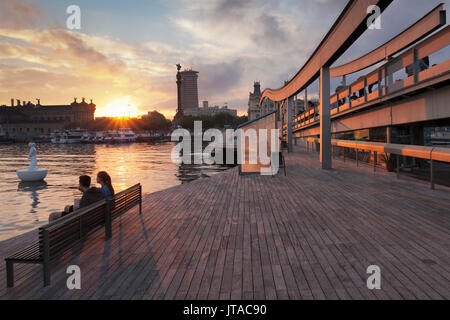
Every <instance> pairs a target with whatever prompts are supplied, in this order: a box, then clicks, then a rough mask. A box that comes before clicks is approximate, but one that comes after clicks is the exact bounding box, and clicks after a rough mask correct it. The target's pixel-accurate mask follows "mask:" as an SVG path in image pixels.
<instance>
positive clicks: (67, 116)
mask: <svg viewBox="0 0 450 320" xmlns="http://www.w3.org/2000/svg"><path fill="white" fill-rule="evenodd" d="M95 108H96V105H95V104H94V103H93V102H92V100H91V101H90V103H87V102H86V101H85V99H84V98H83V99H82V101H81V102H77V98H74V101H73V102H72V103H71V104H68V105H45V106H44V105H41V103H40V100H39V99H38V101H37V104H33V103H31V102H30V101H28V102H27V103H25V101H24V102H22V103H21V101H20V100H17V103H16V104H15V103H14V99H11V105H10V106H6V105H3V106H0V126H1V127H2V131H3V132H5V134H6V135H7V136H9V137H11V138H16V139H19V140H20V139H32V138H37V137H39V136H43V135H48V134H50V133H51V132H53V131H55V130H63V129H65V128H66V127H67V126H69V125H71V126H79V127H84V126H85V125H86V124H88V123H89V122H90V121H92V120H94V113H95Z"/></svg>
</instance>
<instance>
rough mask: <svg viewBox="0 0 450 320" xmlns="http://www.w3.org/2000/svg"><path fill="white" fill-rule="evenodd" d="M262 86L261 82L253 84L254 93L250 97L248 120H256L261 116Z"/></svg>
mask: <svg viewBox="0 0 450 320" xmlns="http://www.w3.org/2000/svg"><path fill="white" fill-rule="evenodd" d="M261 95H262V94H261V84H260V83H259V81H255V82H254V83H253V92H250V93H249V95H248V120H249V121H251V120H255V119H256V118H259V117H260V116H261V110H260V108H259V100H260V99H261Z"/></svg>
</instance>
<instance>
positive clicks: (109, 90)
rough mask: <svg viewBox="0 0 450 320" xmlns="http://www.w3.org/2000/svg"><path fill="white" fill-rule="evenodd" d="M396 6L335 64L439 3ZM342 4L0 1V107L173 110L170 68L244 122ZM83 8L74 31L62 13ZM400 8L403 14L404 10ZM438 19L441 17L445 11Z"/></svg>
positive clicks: (105, 112) (404, 0)
mask: <svg viewBox="0 0 450 320" xmlns="http://www.w3.org/2000/svg"><path fill="white" fill-rule="evenodd" d="M440 2H444V3H446V2H447V1H434V0H429V1H423V0H395V1H394V3H393V4H392V5H391V6H390V7H388V9H387V10H386V12H385V13H384V14H383V16H382V29H381V30H370V31H367V32H366V33H365V34H364V35H363V37H361V38H360V39H359V40H358V42H357V43H355V45H354V46H353V47H352V48H351V49H350V50H349V51H348V52H347V53H346V54H345V55H344V56H343V57H342V58H341V59H340V60H339V61H338V62H337V64H340V63H342V62H346V61H349V60H351V59H353V58H355V57H357V56H360V55H361V54H364V53H366V52H368V51H370V50H372V49H374V48H375V47H377V46H379V45H380V44H382V43H384V42H385V41H387V40H388V39H390V38H392V37H393V36H394V35H396V34H398V33H399V32H401V31H402V30H403V29H405V28H406V27H408V26H409V25H410V24H412V23H413V22H415V21H416V20H417V19H418V18H420V17H421V16H423V15H424V14H425V13H427V12H428V11H429V10H431V9H432V8H434V7H435V6H436V5H437V4H438V3H440ZM346 3H347V0H301V1H300V0H253V1H252V0H247V1H242V0H179V1H172V0H133V1H129V0H128V1H110V0H76V1H74V0H70V1H63V0H39V1H38V0H36V1H22V0H1V1H0V105H1V104H7V105H9V104H10V99H11V98H15V99H20V100H26V101H28V100H30V101H32V102H35V98H40V99H41V103H42V104H44V105H46V104H68V103H70V102H72V101H73V98H74V97H78V98H79V100H81V97H86V99H91V98H93V99H94V102H95V103H96V104H97V112H96V116H114V115H116V114H115V113H114V111H113V110H117V109H118V108H120V106H128V105H130V110H129V112H130V115H132V116H134V115H137V114H142V113H146V112H147V111H151V110H154V109H157V110H159V111H161V112H162V113H164V114H165V115H166V116H168V117H172V116H173V115H174V113H175V109H176V83H175V74H176V67H175V64H176V63H181V65H182V66H183V67H192V68H193V69H195V70H197V71H199V72H200V74H199V99H200V101H201V100H208V101H209V102H210V105H211V104H218V105H223V104H224V103H225V102H228V105H229V106H230V107H232V108H237V109H239V113H240V114H243V113H245V112H246V110H247V102H248V92H249V91H250V90H251V89H252V86H253V81H254V80H259V81H261V84H262V88H266V87H272V88H278V87H280V86H281V84H282V83H283V81H284V80H289V79H291V78H292V76H294V75H295V73H296V72H297V71H298V70H299V68H300V67H301V66H302V65H303V63H304V62H305V61H306V60H307V59H308V57H309V56H310V54H311V53H312V52H313V51H314V49H315V48H316V46H317V45H318V44H319V42H320V41H321V39H322V38H323V36H324V35H325V34H326V32H327V31H328V30H329V28H330V27H331V26H332V24H333V22H334V21H335V19H336V18H337V17H338V15H339V13H340V12H341V11H342V9H343V8H344V7H345V5H346ZM72 4H76V5H78V6H79V7H80V8H81V30H74V31H72V30H69V29H67V28H66V19H67V17H68V16H69V15H68V14H67V13H66V9H67V7H68V6H69V5H72ZM405 8H406V9H405ZM446 9H447V10H448V7H447V5H446Z"/></svg>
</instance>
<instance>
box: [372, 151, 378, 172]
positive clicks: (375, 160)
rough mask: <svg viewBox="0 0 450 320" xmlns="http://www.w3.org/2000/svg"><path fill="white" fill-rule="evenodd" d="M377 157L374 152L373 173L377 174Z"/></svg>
mask: <svg viewBox="0 0 450 320" xmlns="http://www.w3.org/2000/svg"><path fill="white" fill-rule="evenodd" d="M377 157H378V153H377V152H376V151H374V152H373V172H377V160H378V159H377Z"/></svg>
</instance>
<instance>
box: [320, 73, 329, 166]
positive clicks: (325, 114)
mask: <svg viewBox="0 0 450 320" xmlns="http://www.w3.org/2000/svg"><path fill="white" fill-rule="evenodd" d="M319 89H320V162H321V163H322V169H326V170H328V169H331V120H330V67H329V66H323V67H322V68H321V69H320V86H319Z"/></svg>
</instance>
